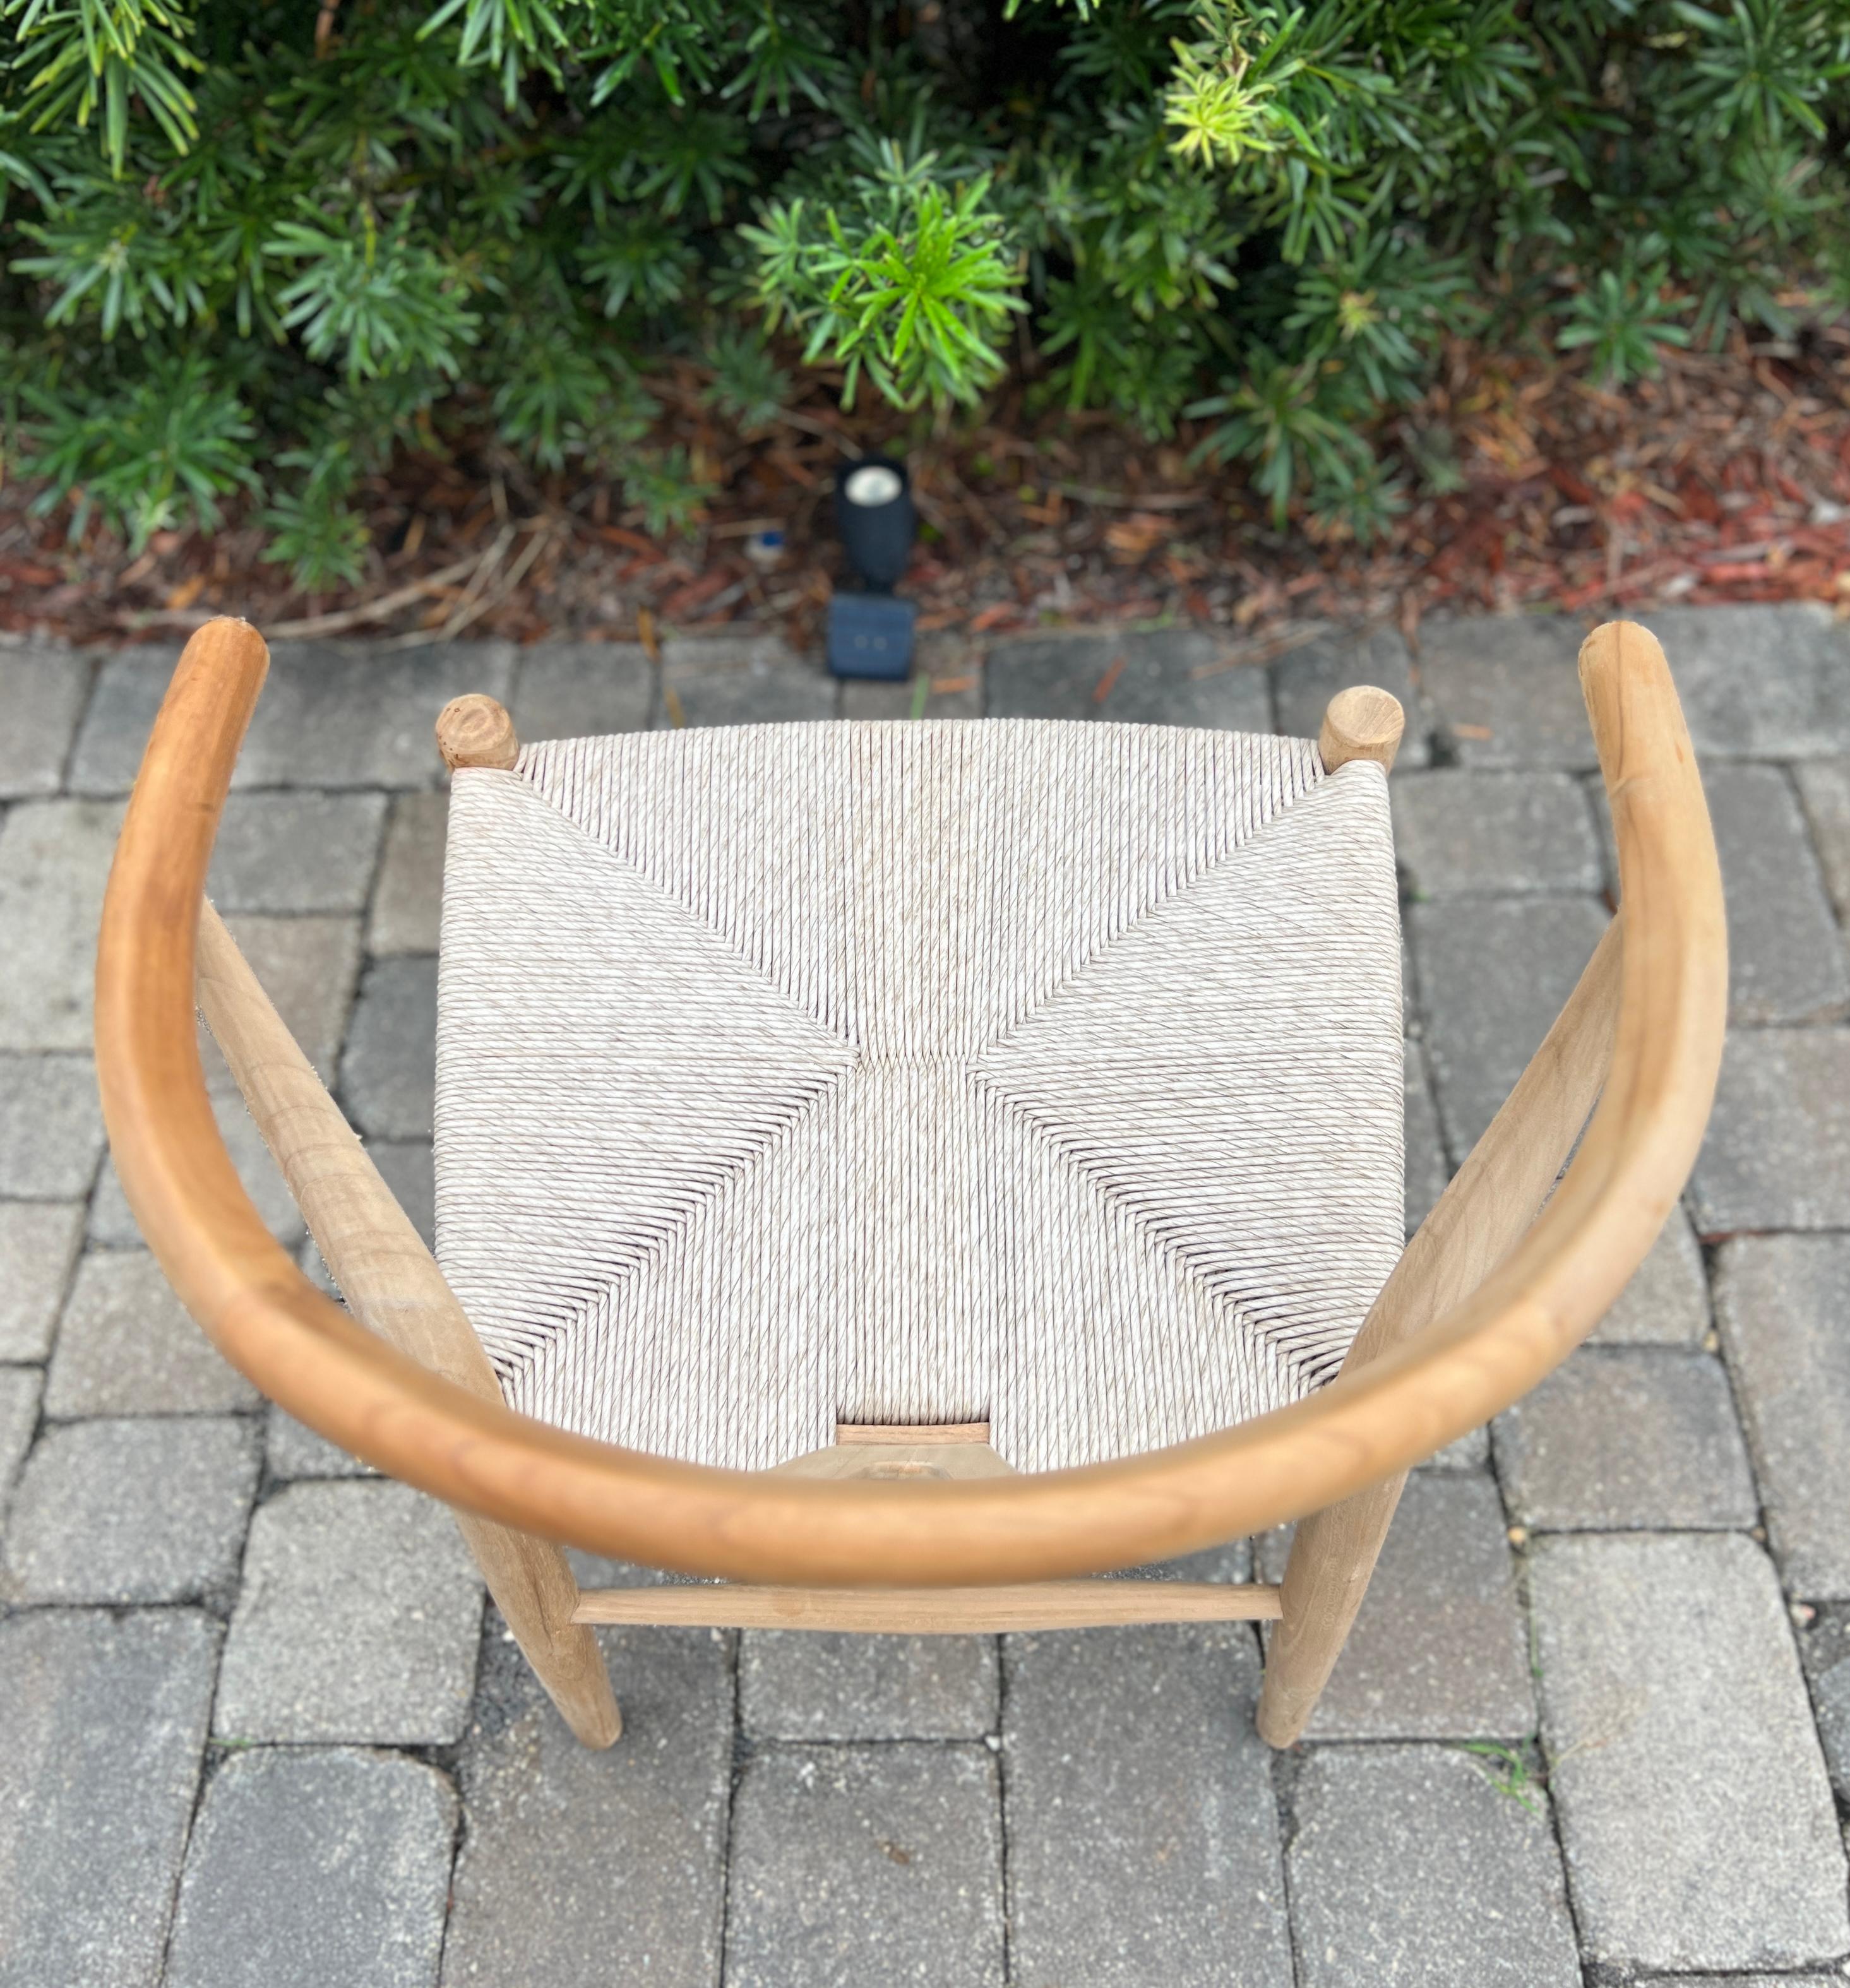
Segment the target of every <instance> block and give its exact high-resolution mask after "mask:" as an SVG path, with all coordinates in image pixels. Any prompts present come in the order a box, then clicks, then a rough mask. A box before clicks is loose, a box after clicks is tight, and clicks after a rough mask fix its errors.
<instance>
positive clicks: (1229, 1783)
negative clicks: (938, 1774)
mask: <svg viewBox="0 0 1850 1988" xmlns="http://www.w3.org/2000/svg"><path fill="white" fill-rule="evenodd" d="M1003 1650H1004V1655H1003V1662H1004V1665H1005V1668H1006V1674H1007V1678H1008V1690H1007V1696H1006V1702H1005V1709H1004V1713H1003V1722H1004V1723H1003V1736H1004V1744H1003V1760H1004V1762H1005V1766H1006V1774H1007V1781H1008V1791H1007V1801H1008V1832H1009V1922H1010V1935H1011V1952H1010V1958H1011V1969H1010V1973H1011V1976H1012V1978H1013V1980H1016V1981H1018V1982H1020V1983H1023V1984H1026V1988H1052V1984H1054V1983H1058V1984H1060V1988H1133V1984H1135V1988H1143V1984H1145V1983H1158V1982H1160V1983H1163V1984H1164V1988H1207V1984H1209V1983H1212V1984H1213V1988H1222V1984H1223V1983H1224V1984H1232V1983H1238V1984H1240V1988H1289V1984H1290V1981H1291V1978H1292V1976H1291V1952H1290V1936H1289V1933H1288V1931H1287V1925H1286V1910H1285V1907H1286V1900H1285V1889H1284V1871H1283V1870H1282V1868H1281V1867H1280V1860H1279V1846H1278V1834H1279V1832H1278V1816H1277V1808H1276V1806H1275V1804H1274V1802H1273V1794H1272V1774H1271V1767H1270V1760H1269V1757H1268V1755H1267V1750H1266V1747H1265V1746H1264V1744H1263V1742H1262V1741H1261V1740H1260V1738H1259V1736H1258V1734H1257V1733H1256V1731H1255V1730H1254V1729H1253V1705H1254V1702H1255V1700H1256V1695H1257V1692H1258V1689H1259V1662H1258V1655H1257V1652H1256V1648H1255V1647H1254V1643H1253V1635H1252V1631H1250V1629H1248V1628H1245V1627H1244V1626H1243V1625H1242V1626H1238V1627H1236V1626H1233V1625H1188V1626H1185V1627H1178V1628H1148V1629H1113V1630H1092V1631H1085V1632H1084V1633H1081V1634H1067V1635H1033V1636H1027V1635H1020V1636H1010V1637H1009V1638H1006V1641H1005V1643H1004V1645H1003Z"/></svg>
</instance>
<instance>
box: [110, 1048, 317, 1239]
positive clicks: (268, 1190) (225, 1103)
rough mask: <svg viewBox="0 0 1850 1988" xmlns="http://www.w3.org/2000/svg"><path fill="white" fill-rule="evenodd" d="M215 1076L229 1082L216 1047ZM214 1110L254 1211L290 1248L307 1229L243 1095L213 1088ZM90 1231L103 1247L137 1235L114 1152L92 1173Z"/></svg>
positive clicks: (210, 1063)
mask: <svg viewBox="0 0 1850 1988" xmlns="http://www.w3.org/2000/svg"><path fill="white" fill-rule="evenodd" d="M206 1067H207V1068H208V1070H216V1072H217V1073H218V1081H219V1082H220V1083H221V1084H224V1085H227V1086H228V1084H229V1082H230V1077H229V1073H228V1072H227V1071H226V1070H225V1068H224V1066H223V1064H222V1062H221V1061H220V1060H219V1058H218V1055H217V1053H216V1052H214V1053H213V1055H212V1057H211V1058H210V1060H208V1063H207V1066H206ZM212 1113H213V1116H214V1117H215V1118H216V1119H217V1120H218V1136H219V1137H220V1138H222V1139H223V1140H224V1141H225V1150H226V1151H228V1153H229V1154H230V1155H231V1156H232V1165H233V1166H234V1167H235V1168H237V1170H238V1178H239V1179H240V1180H241V1181H242V1182H243V1183H244V1191H245V1193H246V1194H248V1195H249V1196H250V1198H251V1200H252V1204H253V1205H255V1208H256V1210H257V1212H258V1213H259V1215H261V1216H262V1218H263V1221H264V1223H265V1226H267V1227H268V1229H269V1232H270V1233H271V1234H272V1236H275V1237H276V1240H277V1241H278V1242H280V1243H281V1244H282V1246H283V1247H284V1248H285V1249H294V1248H295V1247H296V1245H297V1244H298V1243H299V1242H301V1240H302V1239H303V1236H305V1235H306V1233H307V1230H306V1229H305V1228H304V1226H303V1220H302V1211H301V1209H299V1208H298V1207H297V1206H296V1199H295V1196H294V1195H292V1194H291V1193H290V1192H289V1183H288V1182H287V1181H286V1180H285V1179H284V1178H282V1168H280V1167H279V1166H278V1165H277V1164H276V1161H274V1160H273V1159H272V1158H270V1151H269V1147H267V1146H266V1145H265V1144H264V1143H263V1134H262V1133H261V1132H259V1131H258V1130H257V1127H256V1124H255V1121H254V1120H253V1119H252V1117H251V1114H250V1113H249V1111H246V1110H245V1105H244V1100H243V1099H242V1097H239V1096H238V1095H237V1094H236V1093H235V1091H232V1090H229V1089H222V1090H218V1091H217V1092H215V1094H213V1097H212ZM89 1235H90V1242H91V1243H92V1244H93V1246H96V1247H98V1248H100V1249H134V1248H135V1247H137V1246H138V1245H139V1244H140V1241H141V1225H140V1223H139V1222H137V1221H136V1219H135V1214H134V1209H131V1208H130V1206H129V1205H128V1197H127V1195H125V1194H124V1193H123V1192H122V1181H121V1178H120V1175H118V1174H117V1171H116V1163H115V1161H114V1159H113V1157H106V1158H104V1160H103V1170H102V1171H101V1172H100V1174H99V1175H97V1176H96V1192H95V1193H94V1194H93V1195H91V1196H90V1227H89Z"/></svg>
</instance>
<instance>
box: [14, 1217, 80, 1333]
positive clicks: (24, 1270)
mask: <svg viewBox="0 0 1850 1988" xmlns="http://www.w3.org/2000/svg"><path fill="white" fill-rule="evenodd" d="M82 1241H83V1203H82V1202H68V1201H67V1202H56V1201H50V1202H32V1201H0V1360H42V1359H43V1358H44V1357H45V1356H46V1354H48V1353H49V1351H51V1345H52V1327H54V1326H55V1325H56V1324H57V1321H58V1308H59V1306H60V1305H61V1304H62V1303H63V1301H64V1290H65V1286H66V1284H67V1283H69V1281H70V1273H71V1266H72V1265H73V1263H75V1262H76V1260H77V1248H78V1245H79V1243H80V1242H82Z"/></svg>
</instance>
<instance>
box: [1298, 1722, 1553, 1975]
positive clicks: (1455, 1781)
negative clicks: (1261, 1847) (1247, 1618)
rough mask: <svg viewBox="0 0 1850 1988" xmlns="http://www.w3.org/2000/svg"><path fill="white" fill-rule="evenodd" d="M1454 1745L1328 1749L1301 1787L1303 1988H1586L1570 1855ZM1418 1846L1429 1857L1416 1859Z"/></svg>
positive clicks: (1537, 1810)
mask: <svg viewBox="0 0 1850 1988" xmlns="http://www.w3.org/2000/svg"><path fill="white" fill-rule="evenodd" d="M1490 1767H1497V1768H1498V1769H1499V1770H1500V1772H1502V1773H1503V1774H1505V1775H1506V1776H1507V1769H1503V1768H1502V1767H1501V1763H1480V1762H1479V1761H1478V1760H1475V1759H1473V1757H1472V1756H1470V1754H1467V1753H1462V1752H1459V1751H1458V1750H1456V1749H1454V1748H1452V1747H1447V1746H1368V1747H1358V1746H1318V1747H1315V1748H1314V1749H1313V1750H1311V1755H1310V1757H1309V1759H1308V1760H1306V1762H1305V1763H1304V1771H1303V1772H1302V1773H1300V1775H1299V1776H1298V1777H1297V1785H1296V1787H1295V1788H1294V1790H1293V1796H1292V1802H1293V1807H1294V1809H1295V1810H1296V1813H1297V1833H1296V1834H1295V1835H1294V1838H1293V1839H1292V1843H1291V1850H1290V1875H1291V1910H1292V1919H1293V1922H1294V1927H1295V1929H1296V1932H1297V1951H1298V1954H1299V1956H1300V1973H1299V1975H1298V1980H1299V1982H1300V1983H1301V1984H1302V1988H1554V1984H1559V1988H1580V1979H1581V1973H1580V1955H1579V1952H1578V1948H1577V1947H1576V1946H1575V1943H1574V1922H1573V1921H1572V1920H1571V1919H1570V1918H1569V1916H1568V1898H1567V1887H1566V1885H1565V1883H1564V1881H1563V1878H1562V1875H1561V1854H1560V1851H1558V1850H1557V1848H1556V1846H1555V1841H1554V1834H1553V1832H1552V1831H1551V1829H1550V1828H1549V1826H1548V1818H1547V1810H1546V1804H1547V1796H1546V1795H1545V1794H1543V1793H1542V1791H1541V1788H1540V1787H1539V1785H1537V1786H1536V1787H1534V1792H1533V1793H1532V1794H1530V1796H1529V1797H1528V1800H1529V1801H1530V1803H1531V1804H1533V1805H1534V1806H1533V1807H1525V1806H1524V1804H1523V1802H1521V1801H1519V1800H1517V1799H1516V1798H1515V1797H1513V1796H1512V1795H1510V1794H1505V1793H1503V1791H1502V1790H1501V1789H1500V1788H1499V1787H1497V1786H1496V1785H1495V1784H1494V1783H1493V1780H1492V1776H1491V1773H1490V1771H1487V1769H1489V1768H1490ZM1414 1844H1417V1846H1418V1851H1417V1854H1414V1855H1411V1856H1410V1855H1409V1854H1408V1851H1409V1846H1410V1845H1414Z"/></svg>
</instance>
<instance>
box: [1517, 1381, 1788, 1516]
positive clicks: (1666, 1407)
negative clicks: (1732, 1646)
mask: <svg viewBox="0 0 1850 1988" xmlns="http://www.w3.org/2000/svg"><path fill="white" fill-rule="evenodd" d="M1494 1433H1495V1442H1496V1449H1497V1476H1499V1477H1500V1479H1502V1481H1503V1496H1504V1497H1505V1499H1507V1501H1508V1504H1509V1509H1510V1516H1511V1517H1512V1518H1513V1519H1515V1520H1517V1522H1518V1523H1520V1524H1522V1525H1525V1526H1531V1527H1534V1528H1536V1529H1538V1530H1542V1531H1554V1532H1577V1531H1583V1532H1584V1531H1610V1532H1622V1531H1625V1530H1629V1529H1631V1528H1632V1527H1635V1526H1651V1527H1659V1528H1662V1529H1665V1530H1672V1529H1678V1528H1680V1529H1684V1530H1697V1531H1699V1530H1703V1529H1704V1528H1706V1527H1710V1526H1739V1527H1742V1528H1743V1529H1744V1528H1745V1527H1747V1526H1751V1525H1753V1524H1754V1523H1755V1522H1756V1520H1757V1519H1758V1518H1759V1516H1760V1510H1759V1505H1758V1501H1757V1499H1756V1498H1755V1496H1754V1480H1753V1478H1752V1476H1751V1475H1750V1472H1749V1471H1748V1469H1747V1447H1746V1445H1744V1444H1743V1442H1742V1441H1741V1432H1740V1425H1739V1424H1738V1423H1737V1422H1736V1421H1735V1418H1734V1404H1733V1399H1732V1398H1731V1397H1730V1394H1729V1391H1728V1377H1727V1374H1724V1373H1723V1371H1722V1366H1721V1362H1720V1361H1718V1360H1716V1358H1715V1357H1713V1355H1712V1354H1707V1353H1697V1352H1690V1351H1684V1350H1683V1349H1682V1348H1679V1347H1667V1346H1614V1347H1587V1348H1584V1349H1583V1350H1582V1351H1580V1352H1578V1353H1575V1354H1572V1355H1571V1356H1570V1357H1569V1358H1568V1360H1567V1361H1565V1362H1564V1363H1563V1364H1562V1365H1561V1366H1559V1367H1557V1368H1556V1369H1555V1370H1554V1372H1553V1373H1552V1374H1549V1375H1548V1376H1547V1378H1546V1379H1545V1380H1544V1381H1542V1382H1541V1384H1539V1385H1538V1386H1537V1387H1536V1388H1534V1389H1533V1390H1531V1391H1530V1393H1529V1394H1527V1395H1525V1396H1524V1398H1523V1399H1522V1400H1521V1401H1518V1402H1517V1405H1516V1406H1515V1407H1514V1408H1511V1409H1510V1410H1509V1411H1508V1412H1507V1413H1505V1414H1503V1415H1499V1416H1498V1417H1497V1422H1496V1425H1495V1432H1494Z"/></svg>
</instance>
